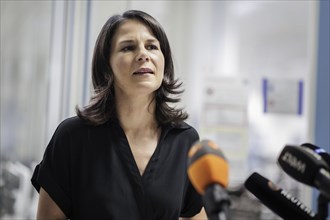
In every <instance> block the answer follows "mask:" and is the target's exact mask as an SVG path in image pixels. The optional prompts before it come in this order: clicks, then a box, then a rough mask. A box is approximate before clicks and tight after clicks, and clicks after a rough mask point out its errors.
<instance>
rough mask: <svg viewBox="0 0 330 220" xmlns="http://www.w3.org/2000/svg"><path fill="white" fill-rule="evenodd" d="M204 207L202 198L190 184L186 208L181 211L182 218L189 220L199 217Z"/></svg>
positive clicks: (185, 199) (186, 197) (185, 201)
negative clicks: (188, 219)
mask: <svg viewBox="0 0 330 220" xmlns="http://www.w3.org/2000/svg"><path fill="white" fill-rule="evenodd" d="M202 207H203V200H202V197H201V196H200V195H199V194H198V193H197V191H196V190H195V188H194V187H193V185H192V184H191V183H190V182H189V184H188V188H187V192H186V196H185V198H184V206H183V209H182V210H181V217H184V218H188V217H193V216H195V215H197V214H198V213H199V212H200V211H201V209H202Z"/></svg>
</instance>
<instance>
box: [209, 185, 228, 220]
mask: <svg viewBox="0 0 330 220" xmlns="http://www.w3.org/2000/svg"><path fill="white" fill-rule="evenodd" d="M203 202H204V207H205V211H206V214H207V217H208V219H209V220H227V219H229V218H228V213H229V206H230V199H229V196H228V193H227V191H226V190H225V189H224V188H223V187H221V186H220V185H219V184H211V185H209V186H208V187H207V188H206V190H205V193H204V195H203Z"/></svg>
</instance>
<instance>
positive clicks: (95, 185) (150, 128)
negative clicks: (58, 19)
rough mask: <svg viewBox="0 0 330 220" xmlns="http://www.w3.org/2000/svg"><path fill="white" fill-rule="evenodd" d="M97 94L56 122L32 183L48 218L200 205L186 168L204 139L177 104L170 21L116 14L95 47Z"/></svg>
mask: <svg viewBox="0 0 330 220" xmlns="http://www.w3.org/2000/svg"><path fill="white" fill-rule="evenodd" d="M92 80H93V86H94V89H95V94H94V96H93V97H92V99H91V102H90V104H89V105H88V106H86V107H85V108H84V109H82V110H80V109H78V108H77V115H78V117H73V118H69V119H66V120H64V121H63V122H62V123H61V124H60V125H59V126H58V128H57V129H56V131H55V133H54V135H53V137H52V139H51V141H50V143H49V145H48V146H47V149H46V151H45V155H44V158H43V160H42V162H41V163H40V164H39V165H38V166H37V167H36V169H35V172H34V175H33V177H32V183H33V185H34V186H35V188H36V189H37V190H38V191H39V194H40V195H39V205H38V211H37V218H38V219H67V218H70V219H141V220H147V219H166V220H169V219H178V218H179V217H192V216H194V215H196V214H197V213H199V212H200V210H201V208H202V200H201V198H200V196H199V195H198V194H197V193H196V191H195V190H194V188H193V187H192V185H191V183H190V182H189V179H188V178H187V174H186V164H187V161H186V159H187V152H188V150H189V148H190V146H191V145H192V144H193V143H194V142H195V141H197V140H198V139H199V137H198V133H197V132H196V130H195V129H194V128H192V127H191V126H189V125H188V124H186V123H184V120H185V119H186V118H187V114H186V113H185V112H183V110H182V109H177V108H174V107H171V106H169V105H168V104H169V103H176V102H178V101H179V99H178V98H174V97H170V95H172V96H173V95H177V94H180V93H181V92H182V91H181V90H178V89H179V87H180V85H181V84H178V83H177V80H175V79H174V71H173V61H172V57H171V50H170V46H169V42H168V40H167V37H166V34H165V32H164V31H163V29H162V28H161V26H160V24H159V23H158V22H157V21H156V20H155V19H154V18H152V17H151V16H150V15H148V14H146V13H144V12H141V11H134V10H131V11H127V12H125V13H124V14H123V15H115V16H112V17H111V18H110V19H109V20H108V21H107V22H106V23H105V25H104V26H103V28H102V30H101V32H100V34H99V36H98V39H97V42H96V46H95V50H94V56H93V64H92Z"/></svg>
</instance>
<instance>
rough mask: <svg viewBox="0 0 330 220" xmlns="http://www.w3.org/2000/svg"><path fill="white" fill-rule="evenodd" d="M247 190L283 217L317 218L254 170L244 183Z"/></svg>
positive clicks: (292, 218)
mask: <svg viewBox="0 0 330 220" xmlns="http://www.w3.org/2000/svg"><path fill="white" fill-rule="evenodd" d="M244 185H245V187H246V189H247V190H249V191H250V192H251V193H252V194H253V195H255V196H256V197H257V198H258V199H259V200H260V201H261V202H262V203H263V204H264V205H266V206H267V207H268V208H269V209H271V210H272V211H273V212H275V213H276V214H277V215H279V216H280V217H282V218H283V219H288V220H295V219H299V220H317V219H318V217H317V215H316V214H315V213H314V212H313V211H312V210H311V209H309V208H308V207H307V206H305V205H304V204H303V203H302V202H300V201H299V200H298V199H296V198H295V197H293V196H292V195H290V194H289V193H287V192H286V191H284V190H283V189H281V188H279V187H278V186H276V185H275V184H274V183H272V182H271V181H270V180H268V179H267V178H265V177H263V176H261V175H260V174H259V173H257V172H254V173H253V174H251V176H250V177H249V178H248V179H247V180H246V181H245V183H244Z"/></svg>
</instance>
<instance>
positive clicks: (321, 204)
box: [317, 193, 329, 220]
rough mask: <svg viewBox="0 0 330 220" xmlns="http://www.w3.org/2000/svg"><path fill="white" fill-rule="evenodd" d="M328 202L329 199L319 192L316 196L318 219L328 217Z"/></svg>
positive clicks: (323, 219) (322, 219)
mask: <svg viewBox="0 0 330 220" xmlns="http://www.w3.org/2000/svg"><path fill="white" fill-rule="evenodd" d="M328 203H329V199H328V198H326V197H325V196H324V195H323V194H321V193H320V194H319V197H318V198H317V216H318V220H326V219H327V217H328Z"/></svg>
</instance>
